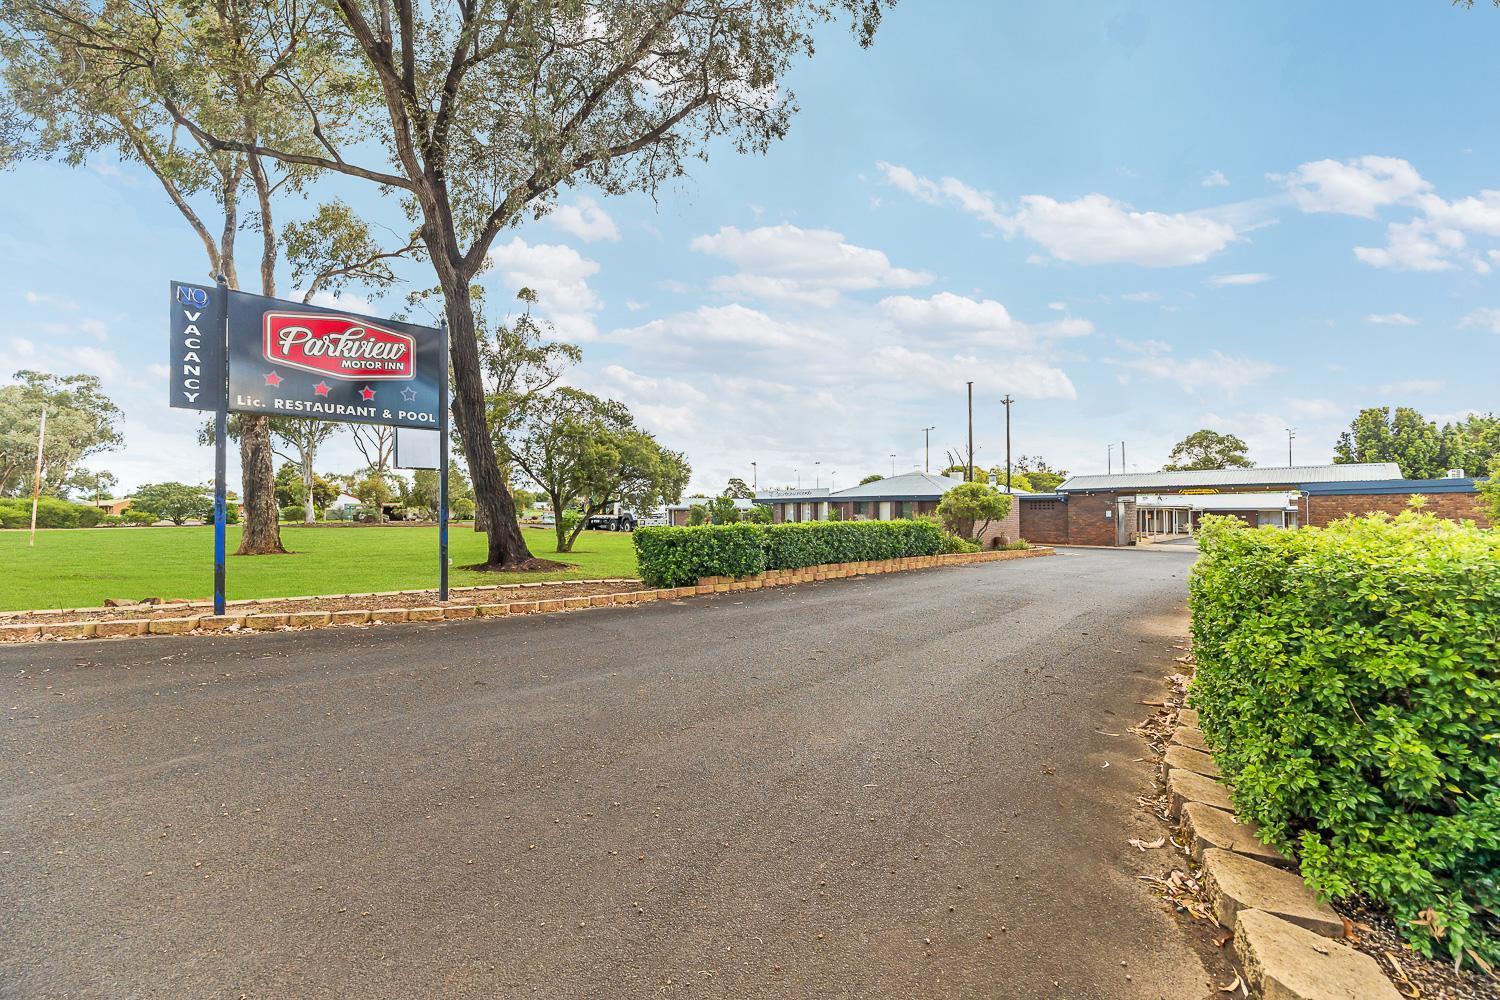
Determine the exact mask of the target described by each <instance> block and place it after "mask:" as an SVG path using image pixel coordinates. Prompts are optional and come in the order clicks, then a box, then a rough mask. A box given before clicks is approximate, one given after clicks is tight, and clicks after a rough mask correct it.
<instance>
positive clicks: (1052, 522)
mask: <svg viewBox="0 0 1500 1000" xmlns="http://www.w3.org/2000/svg"><path fill="white" fill-rule="evenodd" d="M1016 506H1017V507H1019V508H1020V511H1019V513H1018V517H1019V519H1020V521H1019V524H1018V526H1017V528H1016V530H1017V531H1018V532H1019V533H1020V537H1022V538H1024V539H1026V540H1027V541H1028V542H1039V543H1041V544H1043V545H1065V544H1067V541H1068V505H1067V503H1065V502H1064V501H1062V500H1018V501H1017V502H1016Z"/></svg>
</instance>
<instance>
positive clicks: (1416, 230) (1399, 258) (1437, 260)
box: [1354, 219, 1489, 272]
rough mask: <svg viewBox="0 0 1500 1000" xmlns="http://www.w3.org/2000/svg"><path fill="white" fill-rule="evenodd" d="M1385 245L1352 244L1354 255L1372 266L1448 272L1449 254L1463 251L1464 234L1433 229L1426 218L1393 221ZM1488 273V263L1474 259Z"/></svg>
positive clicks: (1401, 269)
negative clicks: (1363, 245)
mask: <svg viewBox="0 0 1500 1000" xmlns="http://www.w3.org/2000/svg"><path fill="white" fill-rule="evenodd" d="M1385 232H1386V245H1385V246H1384V247H1355V248H1354V256H1355V257H1357V258H1359V259H1360V260H1361V261H1363V262H1364V263H1366V264H1369V265H1370V266H1371V267H1379V268H1386V269H1389V270H1392V271H1448V270H1452V269H1453V268H1454V267H1456V266H1457V265H1455V264H1454V263H1453V260H1452V259H1451V258H1452V257H1454V256H1456V255H1460V254H1462V253H1463V251H1464V248H1465V246H1466V245H1467V243H1466V241H1465V240H1464V234H1463V233H1461V232H1459V231H1458V230H1456V229H1439V228H1434V227H1433V226H1432V225H1431V224H1430V223H1428V222H1427V221H1426V220H1425V219H1413V220H1412V221H1410V222H1393V223H1391V224H1390V225H1389V226H1387V227H1386V230H1385ZM1476 266H1481V267H1483V268H1484V270H1485V271H1486V272H1487V271H1488V269H1489V265H1488V264H1484V263H1483V262H1482V261H1477V262H1476Z"/></svg>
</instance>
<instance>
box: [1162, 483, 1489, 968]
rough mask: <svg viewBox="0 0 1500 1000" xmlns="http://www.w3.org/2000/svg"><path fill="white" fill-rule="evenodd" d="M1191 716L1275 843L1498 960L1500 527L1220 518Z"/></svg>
mask: <svg viewBox="0 0 1500 1000" xmlns="http://www.w3.org/2000/svg"><path fill="white" fill-rule="evenodd" d="M1199 542H1200V545H1201V547H1202V550H1203V554H1202V556H1201V557H1200V558H1199V559H1198V561H1197V564H1196V565H1195V566H1194V567H1193V571H1192V576H1191V582H1190V592H1191V603H1192V612H1193V625H1192V629H1193V646H1194V651H1195V653H1196V655H1197V660H1198V666H1197V673H1196V676H1195V678H1194V681H1193V687H1192V697H1191V701H1192V704H1193V705H1194V706H1195V707H1197V708H1198V709H1199V710H1200V712H1201V713H1202V725H1203V731H1204V734H1205V735H1206V736H1207V737H1208V740H1209V742H1210V743H1211V744H1212V745H1214V746H1216V747H1218V748H1220V749H1219V750H1218V752H1216V754H1215V758H1216V759H1217V760H1218V762H1219V765H1220V767H1221V768H1222V769H1223V771H1224V776H1225V778H1226V779H1227V780H1228V781H1230V782H1231V783H1233V785H1234V800H1235V805H1236V806H1237V808H1238V809H1239V810H1240V812H1241V813H1242V814H1243V815H1244V816H1246V817H1247V818H1249V819H1252V820H1254V821H1256V822H1257V823H1259V824H1260V827H1261V833H1262V835H1263V836H1264V838H1265V839H1266V840H1267V841H1268V842H1270V843H1271V844H1273V845H1274V846H1276V847H1278V848H1281V849H1282V850H1290V851H1293V852H1295V854H1296V856H1297V858H1298V859H1299V862H1300V864H1301V868H1302V874H1303V876H1304V877H1305V878H1306V879H1307V882H1308V884H1309V885H1311V886H1312V887H1313V888H1314V889H1316V890H1317V891H1318V892H1319V893H1320V894H1322V895H1323V896H1325V897H1343V896H1348V895H1351V894H1353V893H1363V894H1365V895H1367V896H1369V897H1371V898H1374V899H1376V900H1379V901H1381V902H1383V903H1384V904H1386V905H1387V906H1388V907H1389V909H1390V910H1391V913H1392V915H1393V916H1394V918H1395V920H1396V922H1397V924H1398V925H1400V926H1401V927H1402V928H1404V929H1405V930H1406V932H1407V933H1408V935H1409V936H1410V937H1411V938H1412V941H1413V944H1414V945H1415V946H1416V947H1418V948H1419V949H1420V950H1422V951H1424V952H1425V953H1428V954H1431V953H1432V952H1433V951H1434V950H1437V951H1442V952H1446V953H1447V956H1448V957H1449V958H1450V959H1454V960H1463V961H1471V960H1473V959H1474V958H1475V956H1478V957H1479V958H1480V959H1483V960H1485V961H1488V962H1491V963H1496V962H1500V532H1494V531H1490V532H1486V531H1481V530H1479V529H1477V528H1475V527H1474V526H1473V525H1472V524H1456V523H1453V522H1449V521H1443V520H1439V519H1437V518H1435V517H1432V516H1431V515H1427V514H1420V513H1417V512H1408V513H1404V514H1402V515H1400V516H1398V517H1396V518H1394V519H1391V518H1388V517H1386V516H1385V515H1373V516H1371V517H1366V518H1358V519H1356V518H1347V519H1344V520H1342V521H1339V522H1336V523H1335V524H1333V525H1331V526H1330V527H1328V528H1325V529H1314V528H1306V529H1302V530H1299V531H1285V530H1280V529H1273V528H1262V529H1258V530H1253V529H1248V528H1245V527H1244V526H1243V525H1241V524H1240V522H1239V521H1238V520H1235V519H1232V518H1211V519H1210V518H1205V519H1204V528H1203V531H1202V533H1201V534H1200V535H1199Z"/></svg>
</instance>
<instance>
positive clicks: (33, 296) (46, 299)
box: [22, 291, 79, 312]
mask: <svg viewBox="0 0 1500 1000" xmlns="http://www.w3.org/2000/svg"><path fill="white" fill-rule="evenodd" d="M22 297H23V298H25V299H26V302H27V303H28V304H29V305H33V306H48V307H49V308H52V309H67V310H69V311H70V312H71V311H76V310H77V309H78V308H79V305H78V303H77V302H74V301H73V300H71V299H61V298H58V297H57V296H56V295H48V294H46V293H45V292H33V291H27V292H26V293H25V294H24V295H23V296H22Z"/></svg>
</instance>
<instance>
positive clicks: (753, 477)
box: [750, 462, 760, 490]
mask: <svg viewBox="0 0 1500 1000" xmlns="http://www.w3.org/2000/svg"><path fill="white" fill-rule="evenodd" d="M750 488H751V489H752V490H757V489H760V469H759V468H757V467H756V464H755V463H754V462H751V463H750Z"/></svg>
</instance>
